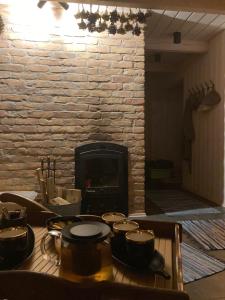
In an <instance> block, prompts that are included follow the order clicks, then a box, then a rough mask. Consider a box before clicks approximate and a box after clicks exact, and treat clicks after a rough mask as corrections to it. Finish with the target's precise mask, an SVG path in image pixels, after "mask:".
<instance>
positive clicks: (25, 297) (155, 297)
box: [0, 271, 189, 300]
mask: <svg viewBox="0 0 225 300" xmlns="http://www.w3.org/2000/svg"><path fill="white" fill-rule="evenodd" d="M0 282H1V284H0V299H8V300H31V299H32V300H51V299H52V300H69V299H70V300H140V299H143V300H148V299H149V300H188V299H189V297H188V295H187V294H186V293H184V292H175V291H171V290H164V289H154V288H147V287H146V288H142V287H135V286H130V285H129V286H128V285H124V284H119V283H110V282H102V283H92V284H91V283H89V284H85V285H84V284H79V283H74V282H70V281H67V280H64V279H62V278H58V277H54V276H51V275H47V274H43V273H33V272H27V271H2V272H0Z"/></svg>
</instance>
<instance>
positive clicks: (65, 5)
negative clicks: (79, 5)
mask: <svg viewBox="0 0 225 300" xmlns="http://www.w3.org/2000/svg"><path fill="white" fill-rule="evenodd" d="M59 4H60V5H61V6H62V7H63V8H64V9H65V10H67V9H68V8H69V4H68V3H66V2H59Z"/></svg>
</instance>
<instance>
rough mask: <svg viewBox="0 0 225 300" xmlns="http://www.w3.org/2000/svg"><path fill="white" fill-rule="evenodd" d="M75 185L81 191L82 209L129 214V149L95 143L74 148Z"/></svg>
mask: <svg viewBox="0 0 225 300" xmlns="http://www.w3.org/2000/svg"><path fill="white" fill-rule="evenodd" d="M75 187H76V188H79V189H81V190H82V202H81V212H82V213H85V214H86V213H91V214H98V215H100V214H102V213H104V212H107V211H119V212H123V213H125V214H127V213H128V150H127V147H125V146H121V145H118V144H113V143H106V142H98V143H91V144H86V145H82V146H79V147H77V148H76V149H75Z"/></svg>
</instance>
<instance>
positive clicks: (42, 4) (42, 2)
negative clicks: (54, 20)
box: [37, 1, 47, 8]
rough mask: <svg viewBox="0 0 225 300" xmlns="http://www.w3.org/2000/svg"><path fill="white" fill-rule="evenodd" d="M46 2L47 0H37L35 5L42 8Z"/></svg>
mask: <svg viewBox="0 0 225 300" xmlns="http://www.w3.org/2000/svg"><path fill="white" fill-rule="evenodd" d="M46 2H47V1H38V4H37V6H38V7H39V8H42V7H43V6H44V5H45V3H46Z"/></svg>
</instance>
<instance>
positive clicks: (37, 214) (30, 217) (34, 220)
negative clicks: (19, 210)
mask: <svg viewBox="0 0 225 300" xmlns="http://www.w3.org/2000/svg"><path fill="white" fill-rule="evenodd" d="M0 201H1V202H14V203H17V204H19V205H21V206H24V207H26V208H27V223H28V224H30V225H36V226H42V225H45V221H46V219H48V218H50V217H53V216H55V215H56V214H54V213H53V212H51V211H50V210H48V209H47V208H46V207H45V206H43V205H41V204H40V203H38V202H36V201H33V200H30V199H27V198H25V197H22V196H19V195H16V194H11V193H2V194H0Z"/></svg>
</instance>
